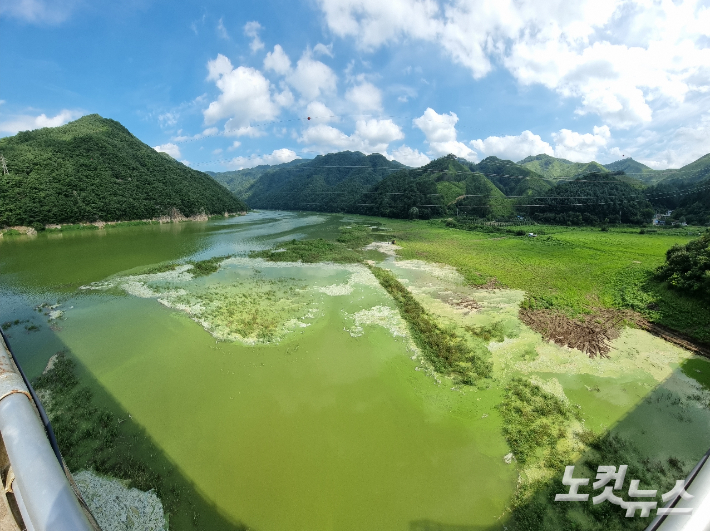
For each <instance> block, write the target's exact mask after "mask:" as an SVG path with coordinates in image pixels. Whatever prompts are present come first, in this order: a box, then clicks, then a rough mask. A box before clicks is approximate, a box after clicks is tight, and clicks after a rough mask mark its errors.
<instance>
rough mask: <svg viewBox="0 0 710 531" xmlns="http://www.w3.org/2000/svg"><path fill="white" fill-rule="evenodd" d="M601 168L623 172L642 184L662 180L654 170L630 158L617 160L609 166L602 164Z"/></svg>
mask: <svg viewBox="0 0 710 531" xmlns="http://www.w3.org/2000/svg"><path fill="white" fill-rule="evenodd" d="M603 166H604V167H605V168H606V169H607V170H609V171H613V172H619V171H623V172H624V173H625V174H626V175H628V176H630V177H635V178H637V179H639V180H640V181H643V182H644V183H654V182H656V180H657V179H659V178H661V179H662V177H661V176H659V175H658V172H657V171H656V170H653V169H651V168H649V167H648V166H646V165H645V164H641V163H640V162H638V161H636V160H634V159H632V158H631V157H627V158H624V159H621V160H617V161H616V162H612V163H610V164H604V165H603Z"/></svg>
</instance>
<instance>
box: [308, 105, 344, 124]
mask: <svg viewBox="0 0 710 531" xmlns="http://www.w3.org/2000/svg"><path fill="white" fill-rule="evenodd" d="M306 114H307V115H308V117H309V118H310V119H311V120H312V121H313V123H328V122H337V121H338V117H337V116H335V113H333V111H331V110H330V109H329V108H328V107H326V105H325V104H324V103H321V102H320V101H312V102H310V103H309V104H308V105H307V106H306Z"/></svg>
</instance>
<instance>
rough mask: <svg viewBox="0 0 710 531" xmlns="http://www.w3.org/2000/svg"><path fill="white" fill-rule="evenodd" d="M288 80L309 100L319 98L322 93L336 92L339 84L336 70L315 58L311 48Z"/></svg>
mask: <svg viewBox="0 0 710 531" xmlns="http://www.w3.org/2000/svg"><path fill="white" fill-rule="evenodd" d="M286 80H287V81H288V83H289V85H291V86H292V87H293V88H295V89H296V90H297V91H298V92H299V93H300V94H301V96H303V97H304V98H305V99H306V100H308V101H313V100H316V99H318V98H319V97H320V96H321V94H333V93H335V91H336V89H337V84H338V76H336V75H335V72H333V71H332V70H331V69H330V67H329V66H328V65H326V64H324V63H322V62H320V61H318V60H316V59H313V54H312V52H311V51H310V50H306V51H305V52H304V53H303V55H302V56H301V58H300V59H299V60H298V62H297V63H296V68H294V69H293V70H292V71H291V72H289V73H288V74H287V76H286Z"/></svg>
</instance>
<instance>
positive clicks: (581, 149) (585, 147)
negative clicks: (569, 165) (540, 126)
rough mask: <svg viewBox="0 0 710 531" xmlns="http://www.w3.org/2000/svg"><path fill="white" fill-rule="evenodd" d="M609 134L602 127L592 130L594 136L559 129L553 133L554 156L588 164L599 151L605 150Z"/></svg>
mask: <svg viewBox="0 0 710 531" xmlns="http://www.w3.org/2000/svg"><path fill="white" fill-rule="evenodd" d="M610 137H611V132H610V131H609V127H608V126H606V125H603V126H601V127H595V128H594V134H591V133H586V134H581V133H576V132H574V131H570V130H569V129H561V130H560V131H559V133H553V134H552V138H553V139H554V141H555V156H556V157H559V158H563V159H568V160H571V161H572V162H590V161H592V160H594V158H595V157H596V156H597V153H598V152H599V150H600V149H602V148H605V147H606V145H607V142H608V141H609V138H610Z"/></svg>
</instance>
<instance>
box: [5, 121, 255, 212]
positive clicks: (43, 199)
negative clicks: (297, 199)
mask: <svg viewBox="0 0 710 531" xmlns="http://www.w3.org/2000/svg"><path fill="white" fill-rule="evenodd" d="M0 152H2V153H3V156H4V157H5V160H6V164H7V168H8V171H9V174H8V175H3V176H2V177H0V225H4V226H13V225H33V224H40V225H46V224H57V223H59V224H61V223H78V222H95V221H128V220H139V219H151V218H156V217H161V216H165V215H171V214H175V213H176V211H179V212H180V214H182V215H184V216H188V217H189V216H194V215H198V214H203V213H204V214H207V215H211V214H223V213H224V212H239V211H244V210H246V209H247V207H246V205H245V204H244V203H243V202H242V201H240V200H239V199H237V198H236V197H235V196H234V195H233V194H232V193H231V192H229V191H228V190H227V189H226V188H224V187H223V186H222V185H220V184H219V183H217V182H216V181H215V180H214V179H212V178H211V177H210V176H209V175H207V174H205V173H203V172H200V171H197V170H193V169H192V168H189V167H187V166H185V165H184V164H182V163H180V162H178V161H176V160H175V159H173V158H172V157H170V156H169V155H167V154H165V153H159V152H157V151H155V149H153V148H152V147H150V146H148V145H147V144H145V143H143V142H141V141H140V140H139V139H138V138H136V137H135V136H134V135H133V134H132V133H131V132H130V131H128V129H126V128H125V127H124V126H123V125H121V124H120V123H119V122H117V121H115V120H111V119H108V118H103V117H101V116H99V115H98V114H91V115H86V116H83V117H82V118H79V119H78V120H75V121H73V122H69V123H68V124H66V125H63V126H60V127H46V128H42V129H37V130H34V131H23V132H20V133H18V134H16V135H14V136H9V137H5V138H2V139H0Z"/></svg>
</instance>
